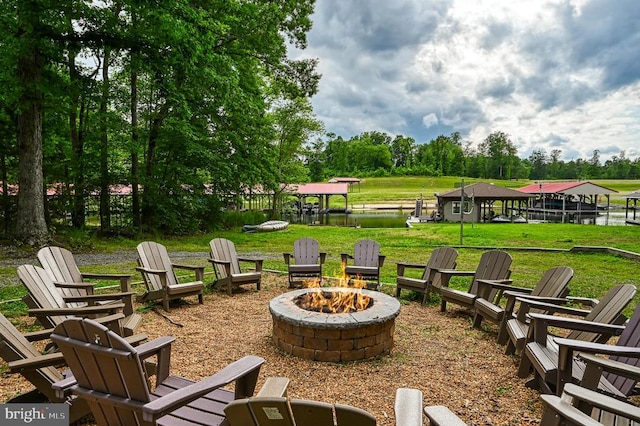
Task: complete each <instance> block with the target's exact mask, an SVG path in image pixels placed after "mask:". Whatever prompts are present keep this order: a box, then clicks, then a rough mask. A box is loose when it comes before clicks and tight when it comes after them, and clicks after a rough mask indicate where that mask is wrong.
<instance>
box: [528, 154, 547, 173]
mask: <svg viewBox="0 0 640 426" xmlns="http://www.w3.org/2000/svg"><path fill="white" fill-rule="evenodd" d="M529 162H530V163H531V175H530V176H529V178H530V179H533V180H541V179H545V177H546V174H547V173H546V169H547V153H546V151H545V150H544V149H534V150H533V152H532V153H531V155H530V156H529Z"/></svg>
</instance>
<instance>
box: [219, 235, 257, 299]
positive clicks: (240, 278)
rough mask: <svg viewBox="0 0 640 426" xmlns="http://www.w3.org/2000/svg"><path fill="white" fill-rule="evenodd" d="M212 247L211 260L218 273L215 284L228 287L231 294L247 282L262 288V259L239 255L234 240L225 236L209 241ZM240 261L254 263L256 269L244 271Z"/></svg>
mask: <svg viewBox="0 0 640 426" xmlns="http://www.w3.org/2000/svg"><path fill="white" fill-rule="evenodd" d="M209 248H210V249H211V252H210V258H209V262H211V264H212V265H213V270H214V271H215V273H216V282H215V285H219V286H221V287H226V289H227V293H228V294H229V295H231V293H232V291H233V289H234V288H236V287H239V286H241V285H246V284H255V285H256V288H257V289H258V290H260V283H261V282H262V262H263V260H262V259H249V258H246V257H240V256H238V253H237V252H236V246H235V244H234V243H233V241H229V240H227V239H225V238H214V239H213V240H211V241H210V242H209ZM240 262H247V263H252V264H253V265H254V267H255V269H254V271H249V272H243V271H242V269H241V268H240Z"/></svg>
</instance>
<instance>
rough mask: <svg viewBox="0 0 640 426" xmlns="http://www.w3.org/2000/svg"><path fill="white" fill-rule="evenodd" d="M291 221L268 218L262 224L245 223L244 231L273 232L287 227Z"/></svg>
mask: <svg viewBox="0 0 640 426" xmlns="http://www.w3.org/2000/svg"><path fill="white" fill-rule="evenodd" d="M288 226H289V222H287V221H284V220H268V221H266V222H262V223H261V224H260V225H244V226H243V227H242V232H271V231H280V230H283V229H286V228H287V227H288Z"/></svg>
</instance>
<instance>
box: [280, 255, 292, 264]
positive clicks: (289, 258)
mask: <svg viewBox="0 0 640 426" xmlns="http://www.w3.org/2000/svg"><path fill="white" fill-rule="evenodd" d="M282 256H283V257H284V263H286V264H287V266H289V265H290V264H291V256H292V255H291V253H282Z"/></svg>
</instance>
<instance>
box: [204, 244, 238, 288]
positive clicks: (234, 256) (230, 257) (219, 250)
mask: <svg viewBox="0 0 640 426" xmlns="http://www.w3.org/2000/svg"><path fill="white" fill-rule="evenodd" d="M209 248H210V249H211V258H213V259H218V260H224V261H227V262H230V263H231V274H232V275H234V274H239V273H241V272H242V271H241V270H240V262H239V261H238V253H237V252H236V246H235V244H234V243H233V241H230V240H227V239H226V238H214V239H213V240H211V241H209ZM215 268H216V273H217V274H218V277H219V278H221V279H222V278H227V271H226V270H225V268H224V266H222V265H215Z"/></svg>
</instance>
